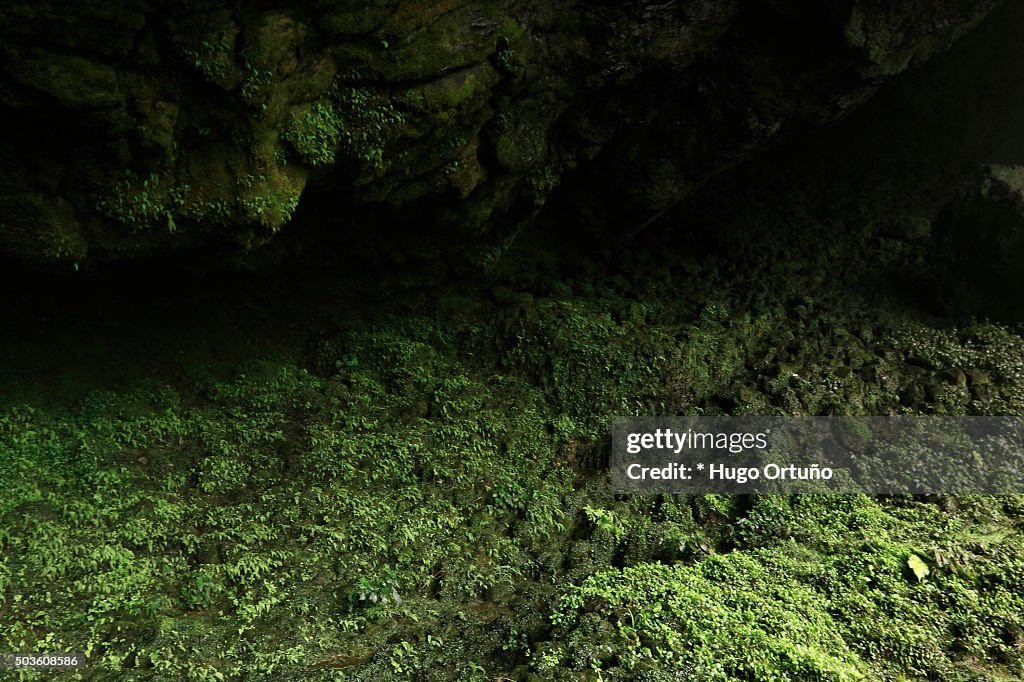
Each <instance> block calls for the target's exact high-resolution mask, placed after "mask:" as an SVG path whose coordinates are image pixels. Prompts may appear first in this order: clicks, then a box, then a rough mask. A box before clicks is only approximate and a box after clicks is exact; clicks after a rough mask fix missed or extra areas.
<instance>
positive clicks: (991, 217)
mask: <svg viewBox="0 0 1024 682" xmlns="http://www.w3.org/2000/svg"><path fill="white" fill-rule="evenodd" d="M936 237H937V240H938V243H939V244H938V246H939V252H940V254H941V255H942V257H943V258H944V260H945V264H946V266H947V267H946V268H945V271H944V272H943V278H942V279H943V281H942V282H941V284H939V285H938V286H937V289H938V290H939V291H941V292H943V294H944V296H945V298H946V301H945V303H946V304H947V306H948V307H950V308H952V309H954V310H961V311H962V310H969V311H971V312H973V313H974V314H980V315H992V316H995V317H998V318H1003V319H1008V320H1012V321H1014V322H1019V321H1020V320H1021V319H1022V318H1024V302H1022V301H1021V299H1020V292H1021V291H1024V270H1022V269H1021V261H1022V259H1024V167H1022V166H999V165H992V166H986V167H985V168H983V169H982V170H981V171H980V172H979V174H978V176H977V177H976V178H975V180H974V181H973V182H971V183H970V184H969V185H968V186H967V187H965V188H964V189H963V191H961V193H960V195H959V196H958V197H957V198H956V199H954V200H953V201H951V202H950V203H949V204H947V205H946V206H945V207H944V208H943V210H942V212H941V213H940V215H939V220H938V223H937V225H936Z"/></svg>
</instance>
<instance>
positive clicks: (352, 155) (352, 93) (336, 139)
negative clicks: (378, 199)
mask: <svg viewBox="0 0 1024 682" xmlns="http://www.w3.org/2000/svg"><path fill="white" fill-rule="evenodd" d="M404 123H405V116H404V115H403V114H402V113H401V112H400V111H399V110H398V108H397V107H396V106H395V105H394V104H393V103H392V102H391V99H390V98H389V97H388V96H386V95H383V94H380V93H376V92H373V91H371V90H368V89H365V88H356V87H347V86H340V85H335V86H334V87H333V88H332V89H331V92H330V94H329V95H328V96H327V97H325V98H323V99H321V100H318V101H317V102H315V103H314V104H313V105H312V107H311V108H310V110H309V111H308V112H307V113H305V114H302V115H293V117H292V118H291V120H290V121H289V123H288V124H287V125H286V126H285V128H284V130H283V131H282V133H281V136H282V138H283V139H284V140H286V141H287V142H288V143H290V144H291V146H292V147H293V148H294V149H295V151H296V152H298V153H299V155H300V156H301V157H302V159H303V161H304V162H306V163H308V164H309V165H311V166H324V165H329V164H331V163H334V161H335V154H336V153H337V152H339V151H340V152H341V153H342V154H343V155H344V156H345V157H346V158H349V159H351V160H353V161H356V162H358V163H360V164H362V165H364V166H366V167H368V168H371V169H377V170H379V169H382V168H383V167H384V165H385V162H384V154H385V149H386V148H387V146H388V145H389V144H390V143H391V142H393V141H394V140H395V139H396V138H397V136H398V135H399V134H400V132H401V129H402V126H403V125H404Z"/></svg>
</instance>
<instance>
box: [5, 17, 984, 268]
mask: <svg viewBox="0 0 1024 682" xmlns="http://www.w3.org/2000/svg"><path fill="white" fill-rule="evenodd" d="M996 4H998V2H997V0H981V1H975V2H967V1H966V0H941V1H932V0H929V1H927V2H925V1H924V0H899V1H898V2H885V3H883V2H878V1H870V0H843V1H840V0H831V1H829V2H825V3H821V2H798V1H796V0H759V1H758V2H750V3H740V2H736V1H735V0H732V1H730V0H703V1H702V0H690V1H687V0H682V1H676V2H672V1H670V2H664V3H637V2H628V3H614V4H613V3H574V2H564V1H559V2H531V1H501V2H499V1H497V0H491V1H479V0H478V1H462V0H451V1H450V2H435V3H422V2H416V1H414V0H396V1H392V2H380V1H376V2H371V3H353V2H323V1H322V2H307V3H293V4H291V5H290V6H287V7H284V6H282V7H275V6H274V4H273V3H259V5H253V4H249V3H236V4H229V3H226V2H219V1H213V2H202V3H199V2H185V3H161V2H142V1H139V2H132V1H125V2H107V3H76V4H73V5H71V6H70V7H65V6H63V4H61V3H46V2H35V3H7V4H5V5H4V6H3V8H0V119H2V122H3V124H4V128H5V131H6V134H5V135H4V136H3V138H2V139H0V254H2V256H3V257H5V258H8V259H10V258H15V259H18V260H21V261H25V262H29V263H34V264H43V265H46V264H50V265H62V264H63V265H64V266H70V265H72V264H74V265H78V264H89V263H97V262H104V261H110V260H117V259H125V258H137V257H140V256H147V255H153V254H165V253H172V252H176V251H185V250H188V249H192V248H196V247H204V248H205V249H206V251H205V252H204V253H205V254H206V256H204V257H208V256H209V254H211V253H215V252H217V250H223V251H224V252H231V251H238V250H242V251H245V250H250V249H252V248H254V247H257V246H260V245H263V244H265V243H267V242H268V241H269V240H270V239H271V238H272V237H273V236H274V235H275V234H276V233H277V232H279V231H280V230H281V229H282V228H285V227H286V225H287V224H288V223H289V221H290V220H291V218H292V216H293V214H294V213H295V210H296V208H297V207H298V204H299V201H300V198H301V197H303V195H304V193H314V194H316V193H319V194H320V196H323V197H329V204H328V205H329V208H330V211H331V213H332V215H333V216H334V217H335V220H333V221H332V229H335V228H336V229H338V230H350V231H352V230H360V229H369V228H367V227H366V226H365V224H363V223H360V222H359V221H357V220H346V219H345V218H346V216H348V215H357V214H358V212H359V211H361V210H365V207H372V210H374V211H380V212H382V213H380V215H383V216H391V219H393V220H407V221H408V220H411V221H415V222H416V223H417V225H418V226H419V227H420V228H421V229H422V231H424V232H426V233H429V232H431V231H432V230H434V229H436V228H439V227H440V226H447V227H446V229H455V230H458V231H459V232H460V233H461V234H464V235H465V236H466V237H467V239H464V240H462V241H461V243H464V244H473V245H474V247H473V248H474V249H475V251H474V252H473V255H472V258H475V259H476V261H477V262H478V263H486V262H487V260H488V259H490V258H493V257H494V256H495V254H496V253H499V252H500V249H501V248H503V246H504V245H506V244H507V243H508V242H509V241H510V239H511V237H513V236H514V235H515V234H516V233H517V230H518V228H519V227H520V226H522V225H523V224H524V223H526V222H528V221H529V220H530V219H531V218H532V217H533V216H535V214H536V213H537V211H538V210H540V209H542V208H543V207H544V206H545V204H546V203H548V199H549V197H550V196H551V194H552V192H553V191H554V190H555V189H556V188H559V187H561V192H560V195H561V197H560V205H561V206H562V207H568V208H569V209H570V210H572V211H573V212H574V213H573V215H576V216H578V217H579V219H580V220H581V221H585V222H587V223H589V224H592V225H594V226H595V227H596V228H598V229H599V230H600V229H608V230H612V231H621V232H629V231H632V230H636V229H639V228H640V227H642V226H643V225H644V224H645V223H647V222H649V221H650V220H652V219H654V218H656V217H657V216H659V215H660V214H661V213H662V212H664V211H665V210H666V209H667V208H669V207H671V206H673V205H674V204H676V203H678V202H679V201H680V200H682V199H683V198H684V197H686V196H687V195H688V194H689V193H690V192H692V191H693V189H694V188H696V187H699V186H700V185H701V183H703V182H705V181H706V180H707V179H708V178H710V177H712V176H713V175H715V174H716V173H717V172H719V171H721V170H722V169H724V168H728V167H729V166H730V165H733V164H735V163H736V162H737V161H738V160H742V159H744V158H747V157H749V156H750V155H751V154H752V153H754V152H756V151H757V150H759V149H762V148H764V147H766V146H767V145H768V144H770V143H771V142H772V141H774V140H775V139H777V138H780V137H782V136H783V135H784V134H786V133H787V132H791V131H799V130H801V129H805V128H807V127H810V126H814V125H819V124H822V123H825V122H828V121H832V120H835V119H836V118H838V117H841V116H842V115H843V114H844V113H846V112H847V111H848V110H850V109H851V108H852V107H854V106H855V105H856V104H858V103H860V102H862V101H863V100H864V99H865V98H867V97H868V96H869V95H870V94H871V93H872V92H873V90H874V88H875V87H876V86H877V84H878V83H879V82H880V81H881V80H882V79H884V78H886V77H889V76H892V75H894V74H897V73H899V72H900V71H902V70H904V69H906V68H908V67H909V66H911V65H913V64H915V63H918V62H920V61H923V60H925V59H927V58H928V57H930V56H931V55H933V54H934V53H936V52H937V51H939V50H942V49H944V48H945V47H946V46H948V45H949V44H950V43H951V42H952V41H953V40H955V39H956V38H957V37H959V35H961V34H962V33H963V32H964V31H965V30H967V29H969V28H970V27H971V26H973V25H974V24H975V23H977V22H978V21H979V20H980V19H981V18H983V17H984V16H985V15H986V14H987V13H988V12H989V11H990V10H991V9H992V8H993V7H994V6H995V5H996ZM211 247H216V250H211Z"/></svg>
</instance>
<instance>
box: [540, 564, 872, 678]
mask: <svg viewBox="0 0 1024 682" xmlns="http://www.w3.org/2000/svg"><path fill="white" fill-rule="evenodd" d="M800 569H801V565H800V564H799V563H798V562H796V561H793V560H787V559H784V558H781V557H776V556H771V555H766V554H765V553H763V552H761V553H751V554H740V553H734V554H729V555H724V556H718V557H713V558H710V559H707V560H705V561H704V562H702V563H701V564H698V565H696V566H666V565H663V564H639V565H637V566H632V567H629V568H626V569H624V570H622V571H614V570H613V571H608V572H604V573H599V574H597V575H595V576H593V577H591V578H588V579H587V580H585V581H584V582H583V584H582V585H581V586H580V587H579V588H577V589H576V590H573V591H572V592H570V593H569V594H568V595H566V596H565V597H563V598H562V600H561V601H560V602H559V605H558V608H557V609H556V610H555V613H554V616H553V618H552V620H553V622H554V623H555V625H574V624H578V626H579V627H580V628H584V629H586V628H588V627H591V628H596V629H597V630H600V621H601V620H602V619H605V620H610V621H611V622H613V623H614V625H615V634H614V636H612V637H611V638H610V641H608V644H606V645H605V646H604V647H602V646H597V647H593V648H592V649H590V651H589V652H585V651H573V649H574V647H573V644H574V643H575V642H578V641H579V639H577V638H573V637H570V638H569V641H570V655H571V656H575V657H577V658H578V657H580V656H581V655H584V656H586V655H589V656H590V657H591V658H592V659H593V658H595V657H596V663H597V666H598V667H603V666H604V665H605V661H607V660H609V659H612V658H615V659H616V660H617V661H618V662H619V665H620V666H621V667H622V668H624V669H625V670H631V669H634V668H635V667H636V666H637V665H638V664H640V663H641V662H642V661H644V660H652V661H655V662H658V663H662V664H664V665H665V666H666V667H667V668H669V669H675V670H684V671H687V672H689V673H690V674H691V675H693V676H695V677H697V678H698V679H706V680H709V681H719V680H734V679H756V680H766V681H787V680H795V679H804V678H806V677H812V678H813V679H820V680H857V679H863V678H864V674H863V673H862V672H861V668H862V665H861V664H860V663H859V662H858V661H857V659H856V656H854V655H853V654H852V652H851V651H850V650H849V648H848V646H847V645H846V643H845V642H844V641H843V640H842V638H841V637H840V636H839V632H838V628H837V627H836V625H835V623H834V622H833V620H832V617H831V616H830V615H829V614H828V612H827V610H826V609H824V608H822V602H821V600H820V598H819V597H818V595H816V594H815V593H814V591H813V590H811V589H809V588H808V587H806V586H804V585H801V584H800V583H799V582H797V581H796V580H795V579H794V578H793V577H792V576H793V574H795V573H798V572H799V571H800ZM584 608H586V609H587V611H588V613H587V614H586V615H583V616H579V615H578V612H579V611H580V610H582V609H584ZM605 640H609V638H605ZM584 646H585V645H584Z"/></svg>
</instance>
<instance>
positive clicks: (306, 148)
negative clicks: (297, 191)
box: [281, 100, 342, 166]
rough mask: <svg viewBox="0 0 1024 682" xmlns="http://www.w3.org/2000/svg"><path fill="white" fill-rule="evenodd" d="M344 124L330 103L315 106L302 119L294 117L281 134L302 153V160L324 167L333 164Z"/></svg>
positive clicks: (314, 104) (320, 102)
mask: <svg viewBox="0 0 1024 682" xmlns="http://www.w3.org/2000/svg"><path fill="white" fill-rule="evenodd" d="M341 126H342V121H341V119H340V118H339V116H338V114H337V112H336V111H335V109H334V106H333V104H332V103H331V102H330V101H329V100H320V101H317V102H314V103H313V106H312V107H311V108H310V110H309V111H308V112H307V113H305V114H304V115H302V116H295V115H293V116H292V119H291V121H290V122H289V123H288V125H287V126H286V127H285V129H284V130H283V131H282V133H281V137H282V138H283V139H284V140H285V141H287V142H289V143H290V144H291V145H292V147H293V148H294V149H295V151H297V152H298V153H299V155H300V156H301V157H302V160H303V161H304V162H306V163H308V164H309V165H311V166H325V165H329V164H332V163H334V153H335V149H336V148H337V146H338V143H339V142H340V141H341V134H342V129H341Z"/></svg>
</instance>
